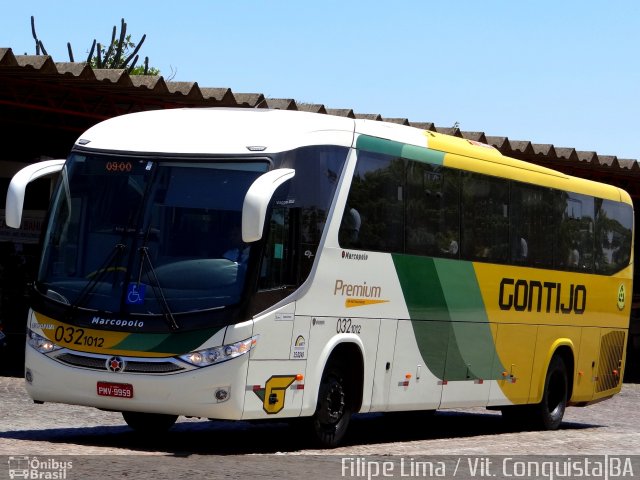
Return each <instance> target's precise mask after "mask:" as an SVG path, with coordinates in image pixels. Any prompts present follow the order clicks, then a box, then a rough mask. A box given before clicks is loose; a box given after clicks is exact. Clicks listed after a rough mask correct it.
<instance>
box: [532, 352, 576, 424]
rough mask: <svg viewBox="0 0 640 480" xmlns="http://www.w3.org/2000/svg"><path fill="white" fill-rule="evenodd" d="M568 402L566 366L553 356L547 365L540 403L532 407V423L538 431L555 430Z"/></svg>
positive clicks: (558, 357)
mask: <svg viewBox="0 0 640 480" xmlns="http://www.w3.org/2000/svg"><path fill="white" fill-rule="evenodd" d="M568 400H569V381H568V375H567V366H566V365H565V363H564V360H563V359H562V357H561V356H560V355H554V356H553V358H552V359H551V362H550V363H549V369H548V370H547V376H546V378H545V382H544V392H543V394H542V401H541V402H540V403H538V404H537V405H534V406H533V410H532V413H533V415H532V418H531V420H532V422H533V426H534V428H536V429H538V430H557V429H558V428H559V427H560V424H561V423H562V417H564V412H565V410H566V409H567V402H568Z"/></svg>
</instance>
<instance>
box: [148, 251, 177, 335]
mask: <svg viewBox="0 0 640 480" xmlns="http://www.w3.org/2000/svg"><path fill="white" fill-rule="evenodd" d="M138 251H139V252H140V256H141V258H140V271H139V272H138V287H140V283H141V281H142V270H143V269H144V263H145V260H146V262H147V265H148V266H149V272H151V276H152V277H153V284H152V285H151V286H152V287H153V293H154V294H155V296H156V298H157V299H158V300H159V303H160V305H161V306H162V310H163V317H164V319H165V322H167V325H169V328H171V329H172V330H178V329H179V328H180V326H179V325H178V323H177V322H176V319H175V317H174V316H173V312H172V311H171V308H170V307H169V303H168V302H167V298H166V297H165V296H164V290H163V289H162V286H161V285H160V281H159V280H158V275H157V274H156V269H155V268H154V267H153V263H152V262H151V256H150V255H149V249H148V248H147V247H140V248H139V249H138Z"/></svg>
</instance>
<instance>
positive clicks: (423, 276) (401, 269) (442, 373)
mask: <svg viewBox="0 0 640 480" xmlns="http://www.w3.org/2000/svg"><path fill="white" fill-rule="evenodd" d="M392 258H393V261H394V264H395V267H396V272H397V274H398V279H399V280H400V285H401V287H402V292H403V295H404V298H405V302H406V304H407V309H408V310H409V316H410V318H411V320H412V326H413V330H414V334H415V336H416V341H417V343H418V348H419V349H420V354H421V356H422V358H423V360H424V361H425V363H426V365H427V367H428V368H429V370H431V372H432V373H433V374H434V375H435V376H436V377H438V378H440V379H446V380H450V381H454V380H472V379H486V380H488V379H497V378H500V373H501V372H502V371H503V368H502V365H500V363H499V361H498V362H494V360H496V359H497V354H496V350H495V345H494V341H493V335H492V334H491V328H490V325H489V321H488V317H487V314H486V310H485V306H484V302H483V300H482V295H481V293H480V287H479V285H478V281H477V278H476V275H475V270H474V268H473V263H471V262H463V261H457V260H448V259H434V258H429V257H414V256H409V255H392ZM494 363H496V365H494Z"/></svg>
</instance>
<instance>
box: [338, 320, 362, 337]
mask: <svg viewBox="0 0 640 480" xmlns="http://www.w3.org/2000/svg"><path fill="white" fill-rule="evenodd" d="M361 328H362V326H361V325H358V324H356V323H353V322H352V321H351V319H350V318H339V319H338V323H337V324H336V333H355V334H356V335H360V329H361Z"/></svg>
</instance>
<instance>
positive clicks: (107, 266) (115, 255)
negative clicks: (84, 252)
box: [69, 243, 127, 316]
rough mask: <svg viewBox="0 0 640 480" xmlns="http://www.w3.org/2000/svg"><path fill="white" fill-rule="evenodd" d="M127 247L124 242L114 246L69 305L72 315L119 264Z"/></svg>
mask: <svg viewBox="0 0 640 480" xmlns="http://www.w3.org/2000/svg"><path fill="white" fill-rule="evenodd" d="M126 248H127V246H126V245H124V244H122V243H117V244H115V245H114V246H113V248H112V249H111V252H110V253H109V256H108V257H107V258H106V259H105V261H104V262H102V265H100V268H98V270H96V271H95V275H94V276H93V278H92V279H91V281H90V282H88V283H87V284H86V285H85V286H84V288H83V289H82V290H81V291H80V293H79V294H78V297H77V298H76V299H75V301H74V302H73V303H71V305H70V306H69V313H70V314H71V316H73V313H74V312H75V311H76V310H77V309H78V308H79V307H80V306H81V305H82V304H83V303H84V301H85V300H86V298H87V297H88V296H89V294H90V293H91V292H92V291H93V290H94V289H95V288H96V285H98V283H99V282H100V281H101V280H102V279H103V278H104V276H105V275H107V274H108V273H109V272H110V271H111V267H112V266H113V265H117V263H118V260H119V259H120V257H121V256H122V254H123V253H124V251H125V249H126Z"/></svg>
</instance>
